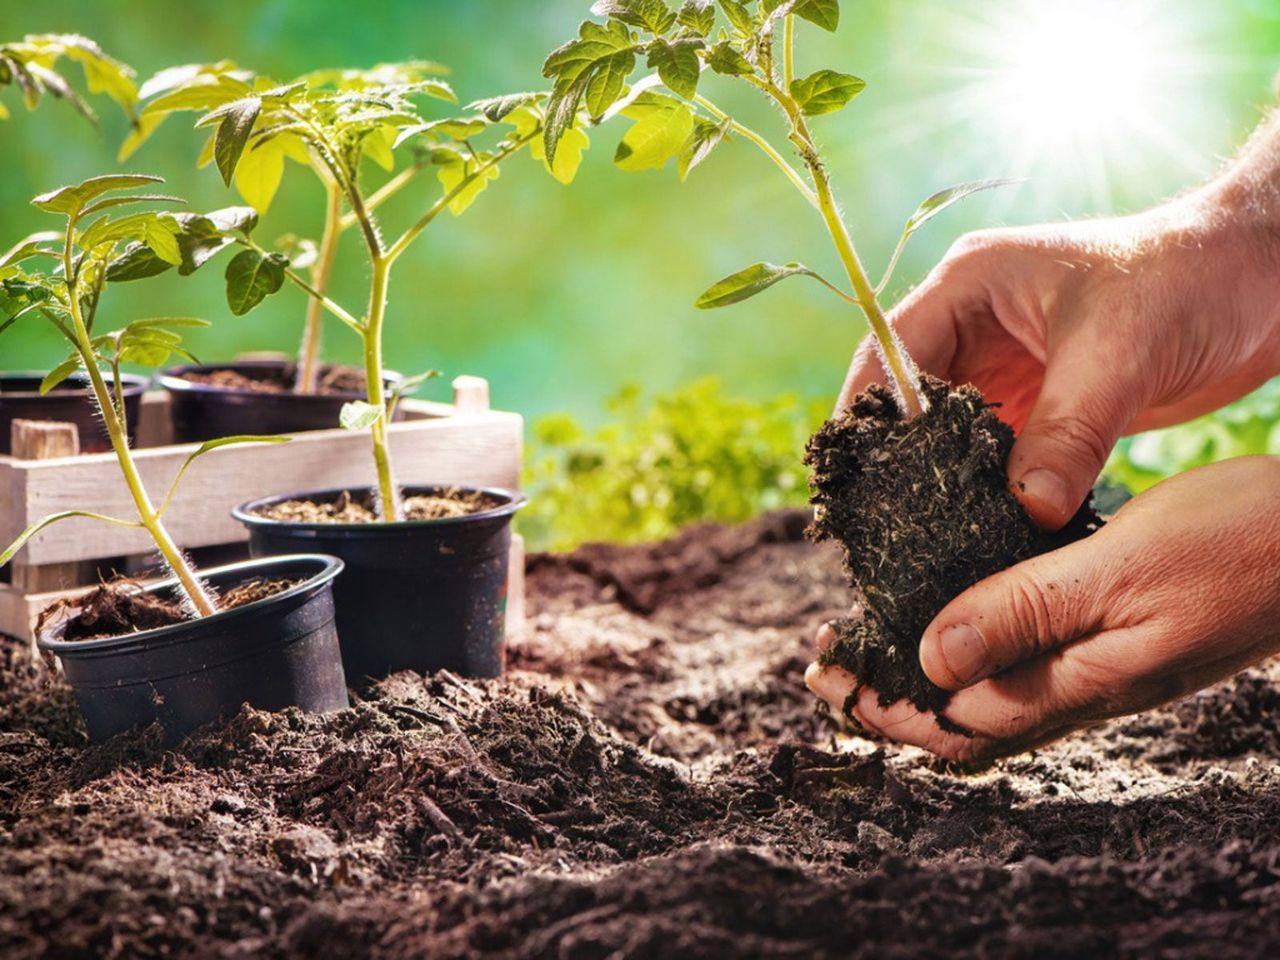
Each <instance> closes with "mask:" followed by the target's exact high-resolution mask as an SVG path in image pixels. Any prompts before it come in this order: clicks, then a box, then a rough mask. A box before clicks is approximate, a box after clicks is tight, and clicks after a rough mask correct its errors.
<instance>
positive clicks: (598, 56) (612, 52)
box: [542, 20, 635, 162]
mask: <svg viewBox="0 0 1280 960" xmlns="http://www.w3.org/2000/svg"><path fill="white" fill-rule="evenodd" d="M634 50H635V44H634V43H633V42H632V39H631V34H630V32H629V31H628V30H627V28H626V25H625V24H623V23H621V22H619V21H617V20H610V21H609V23H608V24H607V25H606V26H601V25H600V24H598V23H593V22H591V21H590V20H586V21H583V23H582V24H581V26H579V28H578V39H576V40H570V41H569V42H568V43H566V44H563V45H562V46H560V47H558V48H557V49H555V50H553V51H552V52H551V54H550V55H549V56H548V57H547V59H546V61H545V62H544V63H543V65H542V75H543V76H544V77H547V78H548V79H551V80H554V81H555V86H554V88H553V89H552V91H551V95H550V97H549V98H548V99H547V108H546V113H547V117H546V125H545V129H544V131H543V141H544V144H545V147H546V152H547V157H548V159H550V160H551V161H552V162H554V161H555V155H556V147H557V145H558V144H559V142H560V138H561V137H562V136H564V132H565V130H567V129H569V127H570V126H572V125H573V122H574V119H575V118H576V116H577V112H578V105H579V104H580V103H581V102H582V99H583V97H584V96H586V97H587V99H588V102H587V109H588V110H590V111H591V112H592V114H594V115H596V116H599V115H600V114H603V113H604V112H605V111H606V110H607V109H608V108H609V106H610V105H611V104H612V102H613V99H617V95H618V94H619V93H621V90H622V84H623V82H624V81H625V79H626V76H627V74H628V73H630V71H631V69H632V67H634V65H635V54H634ZM628 60H629V61H630V62H629V63H628V62H627V61H628ZM624 67H625V69H624ZM597 74H603V75H602V76H601V78H600V79H597ZM611 94H612V96H613V99H609V98H610V95H611Z"/></svg>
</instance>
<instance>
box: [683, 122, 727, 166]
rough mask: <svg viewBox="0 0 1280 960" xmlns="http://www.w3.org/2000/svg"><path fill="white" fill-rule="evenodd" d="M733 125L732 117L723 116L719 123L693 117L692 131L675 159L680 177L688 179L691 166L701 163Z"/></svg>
mask: <svg viewBox="0 0 1280 960" xmlns="http://www.w3.org/2000/svg"><path fill="white" fill-rule="evenodd" d="M732 126H733V118H731V117H725V118H724V119H723V120H721V121H720V122H719V123H712V122H711V121H710V120H705V119H703V118H702V117H694V118H693V133H691V134H689V139H688V140H686V141H685V142H684V146H682V147H681V148H680V156H679V157H678V158H677V159H676V170H677V172H678V173H679V174H680V179H681V180H685V179H688V176H689V174H690V173H692V172H693V168H694V167H696V166H698V164H700V163H702V161H703V160H705V159H707V157H708V156H709V155H710V154H711V151H712V150H714V149H715V148H716V147H718V146H719V145H720V144H721V143H722V142H723V141H724V138H725V137H727V136H728V135H729V128H730V127H732Z"/></svg>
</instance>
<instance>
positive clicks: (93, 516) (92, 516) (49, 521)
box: [0, 510, 142, 567]
mask: <svg viewBox="0 0 1280 960" xmlns="http://www.w3.org/2000/svg"><path fill="white" fill-rule="evenodd" d="M72 517H85V518H87V519H89V520H101V521H102V522H104V523H113V524H115V525H116V526H117V527H132V528H134V529H140V528H141V527H142V524H141V523H139V522H138V521H136V520H121V519H119V518H118V517H108V516H106V515H105V514H101V513H93V512H91V511H89V510H64V511H63V512H61V513H54V514H50V515H49V516H47V517H45V518H44V519H43V520H40V521H39V522H37V523H33V524H32V525H31V526H29V527H27V529H25V530H23V531H22V533H20V534H19V535H18V539H17V540H15V541H13V543H11V544H9V546H8V547H6V548H5V551H4V553H0V567H3V566H4V565H5V564H6V563H8V562H9V561H10V560H12V559H13V558H14V557H15V556H16V555H17V553H18V551H19V550H21V549H22V548H23V547H25V546H26V545H27V541H28V540H30V539H31V538H32V537H34V536H35V535H36V534H37V533H39V532H40V531H41V530H43V529H44V528H45V527H49V526H52V525H53V524H55V523H59V522H61V521H63V520H70V519H71V518H72Z"/></svg>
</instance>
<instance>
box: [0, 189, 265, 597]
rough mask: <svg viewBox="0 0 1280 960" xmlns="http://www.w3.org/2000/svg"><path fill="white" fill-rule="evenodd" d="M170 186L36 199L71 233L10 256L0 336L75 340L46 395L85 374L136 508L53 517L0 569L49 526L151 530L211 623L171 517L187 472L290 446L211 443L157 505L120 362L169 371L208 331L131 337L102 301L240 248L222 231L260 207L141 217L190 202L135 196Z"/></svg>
mask: <svg viewBox="0 0 1280 960" xmlns="http://www.w3.org/2000/svg"><path fill="white" fill-rule="evenodd" d="M162 182H163V181H162V180H161V179H160V178H159V177H151V176H144V175H140V174H114V175H108V176H101V177H94V178H92V179H89V180H86V181H84V182H83V183H80V184H76V185H75V186H69V187H62V188H60V189H58V190H54V191H52V192H50V193H46V194H42V195H41V196H38V197H36V198H35V199H34V200H33V201H32V203H33V204H34V205H35V206H37V207H39V208H40V209H41V210H44V211H45V212H47V213H50V214H54V215H56V216H60V217H62V218H63V219H64V220H65V225H64V226H63V228H62V230H60V231H50V232H42V233H37V234H33V235H31V236H29V237H26V238H24V239H23V240H21V241H20V242H19V243H18V244H16V245H15V246H14V247H12V248H11V249H10V250H9V251H8V252H6V253H5V254H3V255H2V256H0V318H3V319H0V333H3V332H4V331H5V330H7V329H9V328H10V327H11V326H13V325H14V324H15V323H17V322H18V321H19V320H22V319H24V318H28V317H33V318H38V319H42V320H45V321H47V322H48V323H49V324H50V325H52V326H53V327H54V329H56V330H57V331H58V333H60V334H61V335H62V336H63V338H64V339H65V340H66V341H67V342H68V343H69V344H70V347H71V350H70V353H69V354H68V355H67V357H66V359H65V360H63V361H62V362H61V363H59V364H58V365H57V366H56V367H54V368H53V370H51V371H50V372H49V374H48V376H46V377H45V378H44V382H43V383H42V384H41V387H40V389H41V392H47V391H49V390H52V389H53V388H54V387H56V386H57V385H58V384H60V383H62V382H63V381H64V380H66V379H67V378H68V377H70V376H72V375H73V374H74V373H76V372H77V371H82V372H83V373H84V375H85V376H86V377H87V379H88V392H89V395H90V397H91V398H92V400H93V402H94V403H95V404H96V406H97V409H98V411H99V413H100V414H101V416H102V421H103V424H104V425H105V427H106V430H107V434H108V436H109V437H110V439H111V447H112V449H113V450H114V452H115V455H116V459H117V460H118V462H119V465H120V471H121V474H122V475H123V477H124V481H125V484H126V485H127V486H128V488H129V493H130V496H131V497H132V499H133V503H134V506H135V508H136V510H137V519H136V520H127V519H124V518H120V517H109V516H105V515H103V514H100V513H95V512H92V511H88V510H72V511H66V512H62V513H56V514H53V515H51V516H48V517H45V518H44V519H43V520H40V521H39V522H38V523H35V524H33V525H32V526H31V527H29V528H28V529H27V530H25V531H23V533H22V534H21V535H20V536H19V537H18V539H17V540H15V541H14V542H13V543H12V544H11V545H10V546H9V547H8V548H7V549H6V550H5V551H4V552H3V553H0V566H3V565H4V564H6V563H8V562H9V560H11V559H12V558H13V556H14V555H15V554H16V553H17V552H18V551H19V550H20V549H21V548H22V547H23V545H24V544H25V543H26V542H27V541H28V540H30V539H31V538H32V537H33V536H35V535H36V534H37V533H39V532H40V531H41V530H43V529H44V528H45V527H48V526H49V525H50V524H53V523H57V522H58V521H61V520H65V519H69V518H71V517H87V518H90V519H93V520H100V521H103V522H106V523H111V524H115V525H116V526H120V527H131V528H136V529H142V530H145V531H146V532H147V533H148V534H149V535H150V537H151V539H152V541H153V542H154V544H155V546H156V549H157V550H158V551H159V552H160V556H161V557H162V559H163V561H164V563H165V565H166V566H167V567H168V568H169V570H170V571H171V572H172V574H173V575H174V577H176V578H177V581H178V584H179V586H180V589H181V593H182V595H183V597H184V599H185V600H186V602H187V606H188V607H189V612H190V613H191V614H193V615H195V616H208V615H210V614H212V613H214V612H215V611H216V602H215V600H214V598H213V596H212V595H211V594H210V592H209V590H208V589H207V588H206V587H205V586H204V584H203V583H202V582H201V580H200V578H199V576H198V574H197V573H196V571H195V569H194V568H193V567H192V565H191V563H190V562H189V561H188V560H187V558H186V557H184V556H183V554H182V551H181V550H180V549H179V548H178V546H177V544H176V543H175V542H174V540H173V538H172V537H171V536H170V535H169V532H168V530H166V529H165V525H164V514H165V511H166V509H167V508H168V507H169V504H170V502H171V501H172V499H173V496H174V493H175V491H176V490H177V486H178V483H179V482H180V481H181V479H182V477H183V474H185V473H186V471H187V469H188V467H190V466H191V464H192V463H194V462H195V460H196V459H198V458H199V457H201V456H203V455H204V454H205V453H208V452H209V451H210V450H214V449H216V448H218V447H222V446H226V445H227V444H231V443H246V442H268V441H278V440H282V439H285V438H282V437H251V436H239V437H227V438H225V439H221V440H211V441H209V442H208V443H205V444H203V445H202V446H200V447H199V448H198V449H197V450H196V451H195V452H193V453H192V454H191V455H190V456H189V457H188V458H187V459H186V461H185V462H184V463H183V465H182V467H181V468H180V469H179V470H178V473H177V475H176V476H175V477H174V479H173V482H172V484H171V486H170V488H169V491H168V493H167V494H166V495H165V497H164V499H163V500H162V501H160V504H159V505H158V506H157V505H156V503H155V501H154V500H152V498H151V496H150V494H149V493H148V492H147V489H146V487H145V486H144V485H143V482H142V478H141V476H140V475H139V473H138V469H137V466H136V464H135V463H134V458H133V453H132V451H131V450H130V447H129V437H128V430H127V424H126V418H125V409H124V400H123V397H124V391H123V388H122V385H121V377H120V367H121V364H125V363H138V364H143V365H146V366H159V365H161V364H163V363H165V362H166V361H167V360H168V359H169V357H170V356H171V355H173V354H177V355H178V356H182V357H187V358H189V359H194V358H191V357H190V354H188V353H187V352H186V350H184V349H183V347H182V335H181V333H179V331H180V330H182V329H183V328H187V327H198V326H204V325H205V323H204V321H202V320H194V319H187V318H178V317H166V318H162V319H149V320H135V321H134V322H132V323H130V324H129V325H128V326H126V327H124V328H123V329H120V330H115V331H112V332H102V331H100V330H99V329H96V324H95V322H96V320H97V316H98V308H99V305H100V303H101V300H102V296H103V294H104V292H105V291H106V289H107V286H108V284H109V283H110V282H112V281H115V280H128V279H137V278H138V277H141V276H147V275H150V274H151V273H154V272H156V271H155V270H154V269H148V265H149V264H151V263H152V262H153V261H156V262H160V263H163V264H166V265H168V266H176V267H179V268H181V269H184V270H187V268H188V267H190V269H194V268H195V266H198V265H199V264H200V263H203V262H205V261H206V260H207V259H208V258H209V257H210V256H212V254H213V253H215V252H217V250H218V249H221V248H222V247H223V246H225V245H226V244H228V243H230V242H231V241H230V240H228V239H226V238H225V237H224V236H223V234H224V232H229V231H231V230H232V228H233V226H235V225H236V224H238V225H239V226H240V227H241V228H246V226H247V225H248V223H249V221H250V219H252V216H253V212H252V211H244V210H240V211H235V210H232V211H221V212H219V213H217V214H211V215H209V216H208V217H204V216H200V215H195V214H173V213H169V212H156V211H154V210H149V209H139V208H143V207H153V206H156V205H159V204H171V203H181V202H182V201H181V200H180V199H178V198H176V197H171V196H165V195H161V194H151V193H136V192H133V191H136V190H145V189H147V188H149V187H151V186H153V185H154V184H158V183H162ZM122 191H130V192H128V193H122ZM193 258H194V259H193ZM197 261H198V262H197ZM193 264H194V266H193ZM39 266H43V269H39ZM187 272H189V270H188V271H187Z"/></svg>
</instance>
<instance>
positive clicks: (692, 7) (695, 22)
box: [676, 0, 716, 37]
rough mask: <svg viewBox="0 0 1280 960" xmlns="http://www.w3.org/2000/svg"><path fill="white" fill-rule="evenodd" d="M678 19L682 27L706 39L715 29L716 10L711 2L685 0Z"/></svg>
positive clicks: (709, 0)
mask: <svg viewBox="0 0 1280 960" xmlns="http://www.w3.org/2000/svg"><path fill="white" fill-rule="evenodd" d="M676 19H677V20H678V21H679V23H680V26H682V27H688V28H689V29H690V30H693V31H694V32H695V33H698V34H701V35H702V36H704V37H705V36H706V35H707V34H709V33H710V32H711V31H712V30H713V29H715V25H716V8H715V7H714V6H713V5H712V2H711V0H684V3H683V4H682V5H681V7H680V12H679V13H678V14H676Z"/></svg>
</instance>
